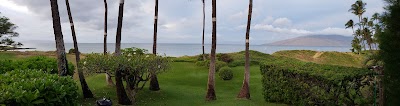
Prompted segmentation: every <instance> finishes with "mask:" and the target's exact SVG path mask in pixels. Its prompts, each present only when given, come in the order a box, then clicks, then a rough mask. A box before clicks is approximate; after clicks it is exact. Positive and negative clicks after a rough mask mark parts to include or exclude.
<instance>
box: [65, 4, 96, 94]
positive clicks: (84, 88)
mask: <svg viewBox="0 0 400 106" xmlns="http://www.w3.org/2000/svg"><path fill="white" fill-rule="evenodd" d="M65 4H66V6H67V12H68V19H69V23H70V24H71V33H72V39H73V42H74V49H75V59H76V63H79V61H80V60H81V58H80V52H79V48H78V43H77V40H76V33H75V27H74V20H73V19H72V14H71V8H70V6H69V0H65ZM76 67H77V69H76V70H77V71H78V76H79V81H80V82H81V87H82V93H83V97H84V98H93V94H92V91H90V89H89V87H88V85H87V83H86V80H85V76H83V72H82V70H81V69H80V65H79V64H76Z"/></svg>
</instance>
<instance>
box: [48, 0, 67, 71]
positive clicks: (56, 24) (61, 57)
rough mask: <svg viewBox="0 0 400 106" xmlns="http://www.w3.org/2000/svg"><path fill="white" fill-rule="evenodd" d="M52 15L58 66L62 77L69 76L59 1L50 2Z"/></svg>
mask: <svg viewBox="0 0 400 106" xmlns="http://www.w3.org/2000/svg"><path fill="white" fill-rule="evenodd" d="M50 6H51V15H52V18H53V30H54V37H55V41H56V48H57V66H58V74H59V75H60V76H66V75H67V67H68V66H67V63H68V62H67V57H66V54H65V47H64V38H63V34H62V30H61V22H60V14H59V11H58V3H57V0H50Z"/></svg>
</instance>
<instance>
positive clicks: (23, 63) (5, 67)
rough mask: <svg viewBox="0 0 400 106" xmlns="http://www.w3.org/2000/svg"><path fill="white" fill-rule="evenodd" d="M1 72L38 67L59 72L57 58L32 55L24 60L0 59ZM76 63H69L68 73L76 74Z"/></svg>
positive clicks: (38, 68)
mask: <svg viewBox="0 0 400 106" xmlns="http://www.w3.org/2000/svg"><path fill="white" fill-rule="evenodd" d="M0 66H1V67H0V74H2V73H5V72H7V71H12V70H25V69H37V70H43V71H46V72H49V73H51V74H58V69H57V60H56V59H55V58H49V57H44V56H35V57H30V58H27V59H24V60H0ZM74 69H75V67H74V65H73V64H72V63H71V62H69V63H68V75H73V74H74Z"/></svg>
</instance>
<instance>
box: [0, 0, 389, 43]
mask: <svg viewBox="0 0 400 106" xmlns="http://www.w3.org/2000/svg"><path fill="white" fill-rule="evenodd" d="M355 1H356V0H254V8H253V19H252V29H251V35H250V43H251V44H264V43H270V42H274V41H280V40H284V39H288V38H294V37H299V36H306V35H331V34H337V35H344V36H351V30H349V29H347V30H346V29H344V24H345V23H346V22H347V21H348V20H349V19H356V16H354V15H353V14H351V13H350V12H348V9H349V8H350V5H351V4H352V3H354V2H355ZM58 2H59V10H60V15H61V20H62V29H63V35H64V39H65V42H72V37H71V33H70V27H69V22H68V16H67V12H66V8H65V2H64V0H58ZM364 2H366V3H367V7H366V8H367V12H366V13H365V15H364V16H371V15H372V14H373V13H375V12H378V13H381V12H383V11H384V9H383V6H384V5H385V4H384V2H383V0H364ZM70 6H71V8H72V15H73V18H74V21H75V28H76V31H77V36H78V42H81V43H101V42H102V41H103V32H104V31H103V24H104V22H103V20H104V4H103V0H70ZM108 6H109V16H108V26H109V28H108V36H109V37H108V39H109V40H108V41H109V42H110V43H112V42H115V32H116V24H117V12H118V0H108ZM247 8H248V0H217V23H218V24H217V27H218V29H217V33H218V34H217V36H218V37H217V40H218V43H219V44H244V42H245V40H244V38H245V25H246V21H247V14H248V13H247ZM0 12H1V13H2V14H1V15H3V16H6V17H9V18H10V19H11V21H12V22H13V23H15V24H16V25H18V26H19V28H18V29H17V31H18V32H19V33H20V37H19V38H17V39H16V40H19V41H25V42H53V41H54V35H53V29H52V21H51V12H50V3H49V1H48V0H0ZM153 17H154V0H125V11H124V24H123V32H122V42H123V43H151V42H152V37H153V19H154V18H153ZM201 31H202V3H201V0H159V31H158V32H159V33H158V41H159V42H160V43H198V44H200V43H201ZM210 42H211V0H206V43H210Z"/></svg>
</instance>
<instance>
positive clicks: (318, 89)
mask: <svg viewBox="0 0 400 106" xmlns="http://www.w3.org/2000/svg"><path fill="white" fill-rule="evenodd" d="M260 70H261V73H262V75H263V78H262V83H263V94H264V98H265V100H266V101H268V102H279V103H286V104H294V105H328V106H330V105H350V106H354V105H366V104H372V102H373V98H372V97H373V95H372V92H373V88H372V87H373V86H372V77H373V74H374V72H373V71H371V70H367V69H360V68H353V67H342V66H333V65H321V64H315V63H306V62H301V61H297V60H292V59H290V60H277V61H273V62H266V63H262V64H261V65H260Z"/></svg>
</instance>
